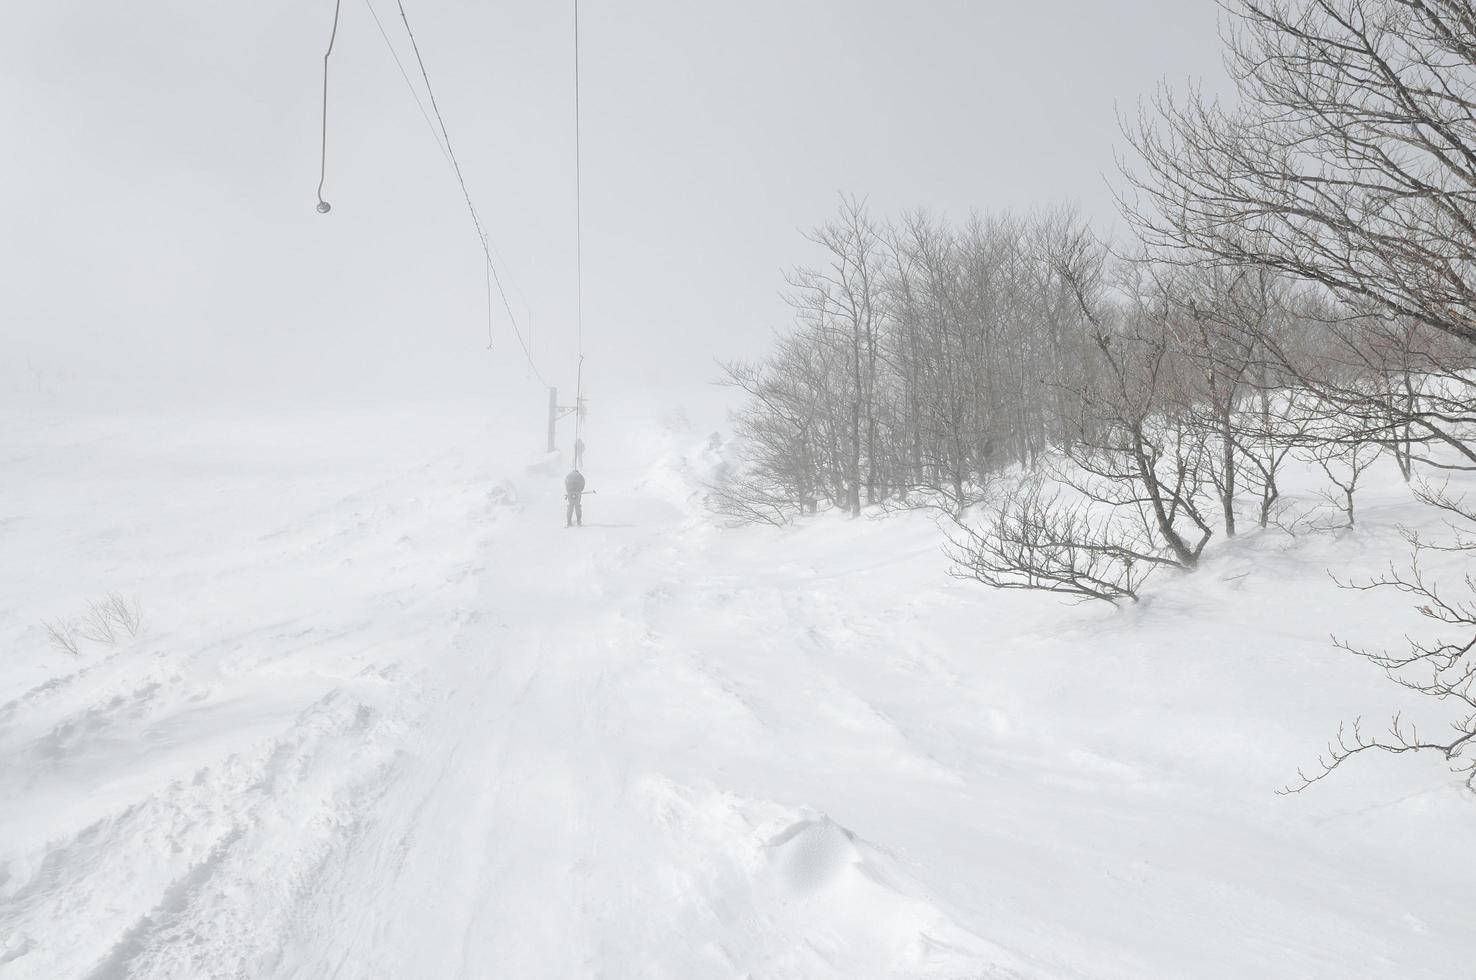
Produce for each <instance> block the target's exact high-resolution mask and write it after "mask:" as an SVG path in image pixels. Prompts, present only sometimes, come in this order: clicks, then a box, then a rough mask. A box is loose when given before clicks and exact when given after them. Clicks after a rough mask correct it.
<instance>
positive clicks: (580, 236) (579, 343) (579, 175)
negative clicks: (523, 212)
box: [574, 0, 584, 447]
mask: <svg viewBox="0 0 1476 980" xmlns="http://www.w3.org/2000/svg"><path fill="white" fill-rule="evenodd" d="M583 183H584V182H583V168H582V161H581V159H580V116H579V0H574V329H575V339H576V347H575V349H576V352H577V353H578V355H579V363H578V366H577V373H576V374H575V384H574V445H575V446H576V447H578V446H579V442H580V429H581V428H582V427H583V422H584V186H583Z"/></svg>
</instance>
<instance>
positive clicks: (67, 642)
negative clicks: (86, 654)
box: [42, 619, 82, 657]
mask: <svg viewBox="0 0 1476 980" xmlns="http://www.w3.org/2000/svg"><path fill="white" fill-rule="evenodd" d="M42 625H43V626H45V627H46V635H47V636H48V637H49V638H50V639H51V642H52V644H54V645H55V646H56V647H57V648H58V649H60V650H62V651H63V652H65V653H70V654H71V655H72V656H74V657H77V656H81V654H82V647H81V637H80V635H79V634H80V627H79V625H78V623H77V621H76V620H71V619H50V620H47V621H46V622H45V623H43V624H42Z"/></svg>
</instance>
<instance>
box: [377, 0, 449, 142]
mask: <svg viewBox="0 0 1476 980" xmlns="http://www.w3.org/2000/svg"><path fill="white" fill-rule="evenodd" d="M364 6H366V7H368V8H369V16H371V17H373V18H374V26H375V27H377V28H379V36H380V37H382V38H384V46H385V47H387V48H389V53H390V57H391V58H393V59H395V67H396V68H398V69H400V77H401V78H403V79H404V80H405V87H406V88H407V89H409V90H410V97H411V98H412V99H414V100H415V107H416V108H417V109H419V110H420V117H421V118H422V119H424V120H425V125H426V128H428V129H429V130H430V134H431V138H432V139H434V140H435V141H436V149H438V150H440V151H441V157H442V158H443V159H444V160H445V161H446V164H447V166H450V164H451V154H449V153H447V152H446V144H445V143H443V142H441V134H440V132H439V131H437V129H436V124H435V122H434V121H432V120H431V117H430V112H429V111H427V110H426V108H425V103H424V102H423V101H421V98H420V92H419V91H417V90H416V88H415V83H414V82H412V81H410V73H409V72H407V71H406V70H405V63H404V62H402V61H401V60H400V53H399V52H398V51H397V50H395V44H394V42H393V41H391V40H390V36H389V32H388V31H386V30H385V29H384V23H383V22H382V21H380V19H379V12H378V11H376V10H375V9H374V4H373V3H372V2H371V0H364Z"/></svg>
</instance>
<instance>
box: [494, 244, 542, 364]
mask: <svg viewBox="0 0 1476 980" xmlns="http://www.w3.org/2000/svg"><path fill="white" fill-rule="evenodd" d="M486 272H487V275H486V279H487V350H492V264H490V263H489V264H487V266H486ZM531 341H533V325H531V323H528V342H530V345H531ZM530 354H531V351H530Z"/></svg>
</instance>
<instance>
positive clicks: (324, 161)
mask: <svg viewBox="0 0 1476 980" xmlns="http://www.w3.org/2000/svg"><path fill="white" fill-rule="evenodd" d="M342 8H343V0H333V32H332V33H331V34H329V35H328V50H327V51H325V52H323V143H322V147H321V150H320V155H319V157H318V161H319V162H318V213H319V214H327V213H328V212H329V211H331V210H333V205H331V204H329V203H328V202H327V201H325V200H323V184H324V182H325V181H327V179H328V56H329V55H331V54H332V53H333V42H334V41H336V40H338V14H339V11H340V10H341V9H342Z"/></svg>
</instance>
